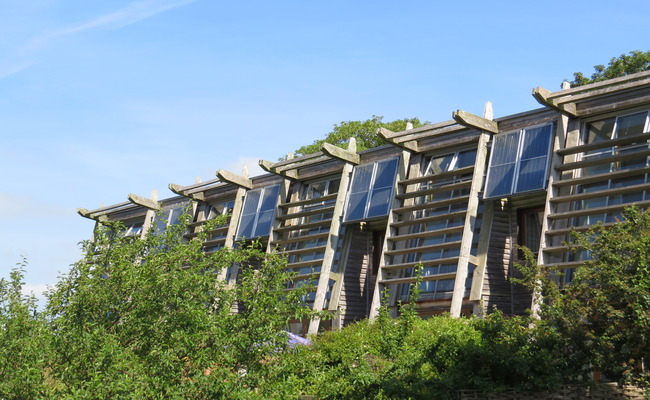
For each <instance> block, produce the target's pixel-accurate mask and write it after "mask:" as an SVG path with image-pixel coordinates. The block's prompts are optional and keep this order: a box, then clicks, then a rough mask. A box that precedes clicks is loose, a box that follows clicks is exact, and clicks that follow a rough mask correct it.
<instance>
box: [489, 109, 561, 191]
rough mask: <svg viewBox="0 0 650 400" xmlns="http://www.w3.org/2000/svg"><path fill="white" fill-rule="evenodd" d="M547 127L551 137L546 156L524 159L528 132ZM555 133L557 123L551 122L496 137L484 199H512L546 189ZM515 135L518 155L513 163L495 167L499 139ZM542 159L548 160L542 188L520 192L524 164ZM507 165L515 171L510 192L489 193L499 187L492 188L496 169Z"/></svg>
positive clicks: (511, 179) (491, 153) (493, 142)
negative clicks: (511, 165)
mask: <svg viewBox="0 0 650 400" xmlns="http://www.w3.org/2000/svg"><path fill="white" fill-rule="evenodd" d="M546 127H548V129H549V132H548V135H549V136H548V147H547V149H546V153H545V155H544V156H537V157H531V158H527V159H522V155H523V152H524V150H525V149H524V144H525V142H526V135H527V134H528V132H529V131H532V130H535V129H540V128H541V129H544V128H546ZM554 131H555V123H554V122H549V123H544V124H537V125H532V126H527V127H525V128H522V129H519V130H513V131H509V132H504V133H499V134H496V135H494V138H493V140H492V149H491V151H490V160H489V163H488V167H487V175H486V179H485V186H484V189H483V198H484V199H495V198H507V197H511V196H515V195H519V194H525V193H530V192H534V191H539V190H544V189H546V187H547V185H548V171H549V165H550V162H551V150H552V147H553V138H554V136H555V132H554ZM513 134H516V135H517V151H516V154H515V156H514V160H513V161H512V162H507V163H506V162H504V163H502V164H498V165H496V166H495V165H494V162H495V160H494V158H495V154H497V153H498V152H497V151H496V150H495V147H496V140H497V138H503V137H505V136H506V135H513ZM504 146H505V145H504ZM542 157H544V158H545V159H546V160H545V164H544V168H543V175H542V176H543V179H542V185H541V187H534V188H532V189H524V190H521V189H519V190H518V186H519V181H520V179H521V170H522V164H523V163H524V162H526V161H530V160H534V159H536V158H542ZM507 164H514V166H513V171H512V178H509V179H510V188H509V190H508V192H503V193H501V192H500V193H497V194H494V193H489V192H488V190H491V191H494V190H495V189H496V188H497V187H494V188H492V187H490V182H491V179H494V178H495V176H494V170H495V169H496V167H500V166H503V165H507ZM504 178H505V177H504ZM504 178H502V179H504Z"/></svg>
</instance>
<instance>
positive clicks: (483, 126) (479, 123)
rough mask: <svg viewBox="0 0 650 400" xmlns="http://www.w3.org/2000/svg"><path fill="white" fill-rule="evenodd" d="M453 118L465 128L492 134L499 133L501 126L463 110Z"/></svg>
mask: <svg viewBox="0 0 650 400" xmlns="http://www.w3.org/2000/svg"><path fill="white" fill-rule="evenodd" d="M451 116H452V118H453V119H454V120H455V121H456V122H458V123H459V124H461V125H463V126H467V127H470V128H476V129H479V130H481V131H486V132H490V133H499V126H498V124H497V122H496V121H492V120H489V119H487V118H483V117H479V116H478V115H474V114H471V113H468V112H467V111H463V110H457V111H454V112H453V113H452V114H451Z"/></svg>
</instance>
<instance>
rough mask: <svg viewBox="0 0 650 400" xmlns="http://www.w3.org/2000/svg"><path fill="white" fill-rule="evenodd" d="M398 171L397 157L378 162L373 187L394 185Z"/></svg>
mask: <svg viewBox="0 0 650 400" xmlns="http://www.w3.org/2000/svg"><path fill="white" fill-rule="evenodd" d="M396 171H397V159H396V158H393V159H391V160H387V161H382V162H379V163H377V174H376V176H375V181H374V182H373V185H372V186H373V189H380V188H385V187H392V186H393V183H394V182H395V172H396Z"/></svg>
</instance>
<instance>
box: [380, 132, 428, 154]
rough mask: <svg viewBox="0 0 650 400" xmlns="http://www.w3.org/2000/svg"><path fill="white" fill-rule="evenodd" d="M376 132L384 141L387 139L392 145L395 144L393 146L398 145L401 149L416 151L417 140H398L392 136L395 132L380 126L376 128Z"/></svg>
mask: <svg viewBox="0 0 650 400" xmlns="http://www.w3.org/2000/svg"><path fill="white" fill-rule="evenodd" d="M377 134H378V135H379V136H381V137H382V138H383V139H384V140H385V141H387V142H388V143H390V144H392V145H395V146H398V147H401V148H403V149H406V150H409V151H413V152H417V151H418V143H417V141H415V140H407V141H403V142H400V141H398V140H397V139H394V138H393V136H395V135H396V133H395V132H393V131H391V130H389V129H386V128H384V127H381V128H379V129H377Z"/></svg>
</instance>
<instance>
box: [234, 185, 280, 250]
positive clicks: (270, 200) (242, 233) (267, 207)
mask: <svg viewBox="0 0 650 400" xmlns="http://www.w3.org/2000/svg"><path fill="white" fill-rule="evenodd" d="M279 191H280V185H274V186H269V187H264V188H260V189H255V190H249V191H248V192H247V193H246V198H245V199H244V207H243V210H242V214H241V220H240V221H239V230H238V231H237V237H238V238H246V239H250V238H255V237H260V236H268V234H269V232H270V231H271V223H272V222H273V217H274V216H275V207H276V204H277V201H278V193H279Z"/></svg>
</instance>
